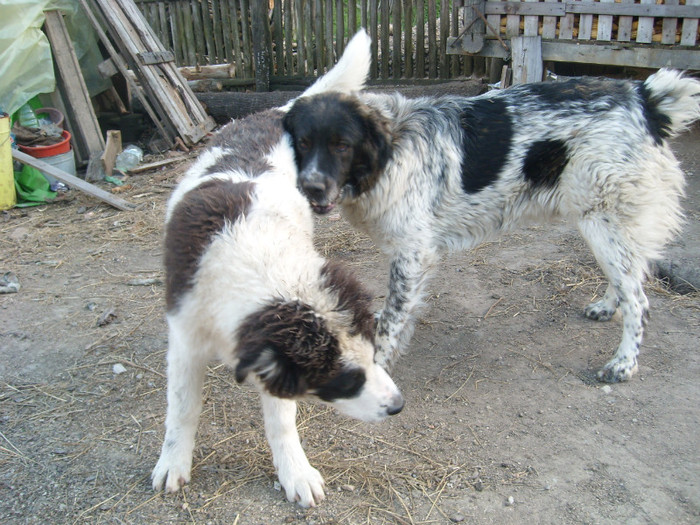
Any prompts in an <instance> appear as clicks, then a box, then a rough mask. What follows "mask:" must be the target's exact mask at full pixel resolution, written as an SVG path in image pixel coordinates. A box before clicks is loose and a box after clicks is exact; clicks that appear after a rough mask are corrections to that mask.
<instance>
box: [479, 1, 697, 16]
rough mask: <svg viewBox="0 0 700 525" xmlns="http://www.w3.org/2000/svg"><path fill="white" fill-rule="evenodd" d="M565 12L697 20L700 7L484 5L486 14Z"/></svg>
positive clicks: (559, 3) (655, 5)
mask: <svg viewBox="0 0 700 525" xmlns="http://www.w3.org/2000/svg"><path fill="white" fill-rule="evenodd" d="M566 13H573V14H591V15H611V16H653V17H656V18H664V17H667V18H700V8H698V7H697V6H696V5H689V4H688V5H678V4H677V3H675V4H672V3H671V2H666V3H665V4H618V3H612V4H606V3H601V2H591V1H585V2H579V1H573V2H557V3H548V2H541V3H532V4H529V3H525V2H512V1H510V2H508V1H506V2H499V1H498V0H490V1H488V2H486V14H487V15H535V16H564V15H565V14H566Z"/></svg>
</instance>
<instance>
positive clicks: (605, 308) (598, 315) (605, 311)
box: [583, 299, 616, 321]
mask: <svg viewBox="0 0 700 525" xmlns="http://www.w3.org/2000/svg"><path fill="white" fill-rule="evenodd" d="M615 310H616V308H615V307H614V306H612V305H610V304H608V302H607V301H605V300H604V299H601V300H600V301H596V302H595V303H591V304H589V305H588V306H586V308H585V309H584V311H583V313H584V315H585V316H586V317H588V318H589V319H592V320H594V321H609V320H610V319H612V316H613V315H615Z"/></svg>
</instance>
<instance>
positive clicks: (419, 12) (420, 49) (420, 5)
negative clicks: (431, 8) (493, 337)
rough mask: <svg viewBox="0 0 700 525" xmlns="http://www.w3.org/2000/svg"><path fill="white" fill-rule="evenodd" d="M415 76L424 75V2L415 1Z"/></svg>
mask: <svg viewBox="0 0 700 525" xmlns="http://www.w3.org/2000/svg"><path fill="white" fill-rule="evenodd" d="M416 76H417V77H418V78H423V77H424V76H425V3H424V0H418V1H417V2H416Z"/></svg>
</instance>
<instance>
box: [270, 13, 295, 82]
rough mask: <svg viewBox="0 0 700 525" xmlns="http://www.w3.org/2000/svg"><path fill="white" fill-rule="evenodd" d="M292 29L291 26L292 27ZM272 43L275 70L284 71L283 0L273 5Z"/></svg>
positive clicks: (277, 71)
mask: <svg viewBox="0 0 700 525" xmlns="http://www.w3.org/2000/svg"><path fill="white" fill-rule="evenodd" d="M290 29H291V28H290ZM272 43H273V47H274V58H275V61H274V64H275V66H274V72H273V74H275V73H277V74H278V75H281V74H283V73H284V36H283V33H282V2H281V0H276V1H275V3H274V5H273V6H272Z"/></svg>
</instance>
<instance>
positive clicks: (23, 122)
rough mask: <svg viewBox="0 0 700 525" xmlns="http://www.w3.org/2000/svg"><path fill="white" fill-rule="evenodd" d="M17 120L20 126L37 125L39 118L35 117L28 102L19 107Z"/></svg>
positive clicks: (33, 126)
mask: <svg viewBox="0 0 700 525" xmlns="http://www.w3.org/2000/svg"><path fill="white" fill-rule="evenodd" d="M17 120H18V121H19V124H20V126H24V127H25V128H38V127H39V120H38V119H37V118H36V114H35V113H34V110H33V109H32V107H31V106H30V105H29V103H27V104H25V105H24V106H22V107H21V108H19V116H18V118H17Z"/></svg>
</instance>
